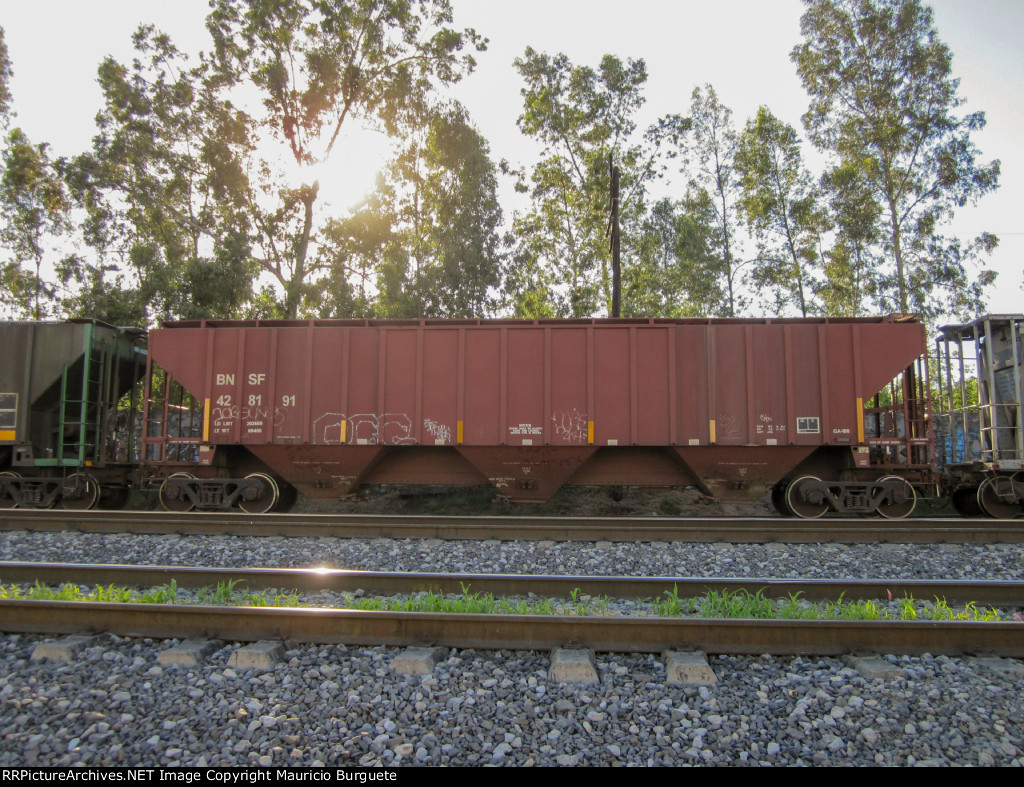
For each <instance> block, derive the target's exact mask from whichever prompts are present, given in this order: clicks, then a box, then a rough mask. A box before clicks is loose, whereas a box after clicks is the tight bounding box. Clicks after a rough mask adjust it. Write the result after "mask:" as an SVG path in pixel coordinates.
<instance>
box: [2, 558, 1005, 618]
mask: <svg viewBox="0 0 1024 787" xmlns="http://www.w3.org/2000/svg"><path fill="white" fill-rule="evenodd" d="M172 580H173V581H174V582H175V583H176V585H177V586H178V587H179V588H182V589H185V588H203V587H211V586H214V585H217V584H218V583H222V582H226V583H235V584H237V585H239V586H242V587H245V588H247V589H249V590H252V591H263V590H268V589H279V590H284V591H296V592H299V593H317V592H322V591H331V592H334V593H354V592H356V591H359V590H362V591H365V592H367V593H373V594H394V595H400V594H404V595H408V594H414V593H425V592H431V593H436V594H460V593H466V592H470V593H489V594H491V595H493V596H496V597H506V596H526V595H528V594H533V595H534V596H538V597H544V598H560V599H568V598H572V597H574V596H577V597H578V596H591V597H595V598H603V597H606V596H607V597H610V598H617V599H657V598H660V597H662V596H663V595H664V594H666V593H669V594H675V595H677V596H678V597H679V598H691V597H696V596H703V595H704V594H706V593H740V592H746V593H749V594H756V593H758V592H759V591H761V592H762V593H763V595H764V596H765V597H767V598H788V597H792V596H795V595H798V596H799V597H800V598H802V599H805V600H807V601H836V600H839V599H841V598H845V599H849V600H854V599H868V600H870V599H889V598H915V599H933V598H940V599H944V600H945V601H947V602H948V603H951V604H967V603H975V604H986V605H990V606H999V607H1024V582H1002V581H962V580H961V581H932V580H899V579H897V580H827V579H818V580H814V579H812V580H807V579H756V578H754V579H750V578H728V579H723V578H712V579H702V578H694V577H625V576H618V577H615V576H566V575H522V574H468V573H467V574H443V573H427V572H422V573H418V572H393V571H351V570H346V569H326V568H324V569H319V568H318V569H305V568H240V569H226V568H193V567H182V566H125V565H102V564H92V563H89V564H86V563H29V562H7V561H0V583H4V584H9V583H16V584H34V583H36V582H40V583H42V584H44V585H57V584H60V583H63V582H70V583H73V584H76V585H87V586H96V585H116V586H120V587H134V588H152V587H157V586H160V585H166V584H168V583H170V582H171V581H172Z"/></svg>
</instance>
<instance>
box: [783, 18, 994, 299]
mask: <svg viewBox="0 0 1024 787" xmlns="http://www.w3.org/2000/svg"><path fill="white" fill-rule="evenodd" d="M805 3H806V6H807V8H806V11H805V12H804V14H803V17H802V18H801V29H802V32H803V37H804V42H803V43H802V44H800V45H798V46H797V47H795V48H794V49H793V51H792V55H791V57H792V59H793V61H794V62H795V63H796V66H797V71H798V73H799V75H800V78H801V80H802V81H803V84H804V87H805V88H806V90H807V92H808V93H809V94H810V97H811V105H810V109H809V110H808V112H807V114H806V115H804V125H805V128H806V129H807V132H808V134H809V136H810V139H811V141H812V142H813V143H814V144H815V145H816V146H817V147H819V148H820V149H821V150H823V151H825V152H827V153H828V154H829V155H830V156H831V157H832V158H833V159H834V161H835V163H836V164H837V165H840V166H842V167H845V168H849V169H851V170H853V171H854V172H855V173H856V177H857V178H859V179H860V180H862V181H863V182H864V183H865V184H866V185H868V186H869V187H870V189H871V191H872V193H873V195H874V198H875V199H876V200H877V202H878V204H879V205H880V206H881V209H882V216H881V217H880V222H879V224H880V226H879V233H880V239H881V242H882V245H883V250H884V252H885V255H886V259H887V261H888V262H889V264H890V265H891V272H890V273H887V274H886V275H885V276H883V277H882V278H881V279H880V281H881V282H882V283H884V284H885V285H886V288H887V291H886V292H882V293H880V295H881V297H882V298H883V299H884V300H886V301H888V302H890V303H892V305H893V306H894V307H896V308H898V309H899V310H900V311H903V312H907V311H910V310H911V309H915V310H921V311H924V312H926V313H929V314H935V313H936V312H938V311H941V310H944V309H949V308H955V309H957V310H960V309H964V308H967V309H971V308H976V307H977V306H978V305H979V303H978V301H979V299H980V295H981V289H982V288H983V287H984V285H985V284H986V283H987V282H988V281H989V280H990V279H991V276H990V275H989V274H984V273H983V274H982V276H981V277H980V278H978V279H974V280H973V281H972V280H971V277H970V275H969V274H968V272H967V270H968V267H970V263H969V261H970V260H976V259H977V258H979V257H980V256H981V255H983V254H984V253H985V252H986V250H988V249H991V248H992V246H993V245H994V242H995V239H994V238H992V237H991V236H987V235H983V236H981V237H979V238H978V239H976V240H975V241H973V242H971V243H968V244H961V243H959V242H956V241H950V240H948V239H943V238H942V237H941V235H940V227H941V225H942V224H943V222H945V221H947V220H948V219H949V218H950V217H951V216H952V215H953V213H954V212H955V210H956V209H957V208H959V207H962V206H964V205H966V204H968V203H973V202H975V201H976V200H977V199H978V198H979V197H980V196H982V195H984V194H985V193H987V192H989V191H992V190H993V189H995V188H996V187H997V186H998V179H999V162H998V161H993V162H991V163H989V164H981V163H979V162H978V157H979V151H978V150H977V148H976V147H975V145H974V143H973V142H972V139H971V137H972V135H973V134H975V133H976V132H978V131H980V130H981V129H982V128H984V125H985V116H984V113H981V112H973V113H969V114H965V115H959V114H958V113H957V110H958V109H959V108H960V107H961V106H963V104H964V99H963V98H961V97H960V95H959V94H958V87H959V80H957V79H956V78H954V77H953V74H952V53H951V52H950V50H949V48H948V47H947V46H946V45H945V44H943V43H942V42H941V41H940V40H939V38H938V35H937V32H936V30H935V28H934V26H933V24H932V14H931V11H930V10H929V9H928V8H927V7H925V6H923V5H922V4H921V3H920V2H919V0H805ZM965 288H966V290H965ZM943 291H944V292H943ZM965 292H966V294H967V297H966V298H965V297H964V294H965Z"/></svg>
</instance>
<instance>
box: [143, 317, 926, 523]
mask: <svg viewBox="0 0 1024 787" xmlns="http://www.w3.org/2000/svg"><path fill="white" fill-rule="evenodd" d="M924 330H925V329H924V326H923V325H922V324H921V322H920V321H919V320H917V319H916V318H915V317H903V316H900V317H885V318H881V317H879V318H861V319H853V318H850V319H824V318H823V319H773V320H769V319H736V320H694V319H656V320H550V321H546V320H537V321H523V320H445V321H434V320H417V321H361V320H360V321H356V320H315V321H246V322H232V321H214V320H209V321H195V322H178V323H169V324H166V325H164V326H163V327H162V328H161V329H158V330H154V331H151V332H150V334H149V349H150V361H151V363H152V364H154V366H158V367H159V369H161V370H162V372H158V373H157V374H156V375H155V376H153V377H152V383H151V390H150V391H149V393H148V395H147V403H148V408H147V412H146V414H145V416H144V417H145V420H146V436H145V438H144V440H145V451H144V455H145V458H144V464H143V472H144V474H145V475H146V477H147V478H148V479H149V480H150V481H154V482H156V483H159V484H160V485H161V487H162V489H161V498H162V499H163V501H164V504H165V505H167V506H168V507H170V508H177V509H181V510H187V509H190V508H193V507H217V506H229V505H240V506H241V507H242V508H243V509H244V510H246V511H250V512H254V513H258V512H263V511H269V510H272V509H274V508H275V507H276V508H281V507H283V506H285V505H286V504H287V503H288V500H289V498H291V497H293V496H294V495H293V493H294V490H296V489H297V490H299V491H301V492H302V493H303V494H305V495H308V496H311V497H340V496H343V495H347V494H351V493H353V492H355V491H356V490H358V489H359V488H360V487H362V486H364V485H368V484H452V485H455V484H459V485H463V484H469V485H486V484H490V485H492V486H493V487H494V488H495V489H496V490H497V493H498V494H499V495H501V496H504V497H505V498H507V499H509V500H511V501H517V502H528V501H543V500H547V499H548V498H549V497H551V495H552V494H553V493H554V492H555V491H556V490H558V489H559V488H560V487H562V486H563V485H565V484H573V485H612V486H623V485H626V486H633V485H637V486H695V487H698V488H699V489H701V490H703V491H704V492H705V493H706V494H708V495H712V496H715V497H717V498H719V499H722V500H756V499H758V498H759V497H761V496H762V495H764V494H765V493H766V492H767V491H768V490H772V493H773V494H772V497H773V500H774V501H775V504H776V506H777V507H778V508H779V510H780V511H782V512H784V513H787V514H797V515H800V516H819V515H821V514H823V513H825V512H826V511H828V510H838V511H846V512H851V511H857V512H863V513H870V512H875V511H877V512H879V513H881V514H883V515H887V516H905V515H906V514H908V513H909V512H910V511H911V510H912V509H913V506H914V499H915V495H914V489H913V486H912V485H927V484H931V483H932V481H933V468H932V458H931V443H930V439H929V423H928V417H927V412H926V404H925V397H924V393H923V392H924V390H925V381H924V371H923V368H922V367H923V358H924V355H925V333H924Z"/></svg>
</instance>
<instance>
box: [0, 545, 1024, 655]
mask: <svg viewBox="0 0 1024 787" xmlns="http://www.w3.org/2000/svg"><path fill="white" fill-rule="evenodd" d="M0 577H2V578H3V580H4V581H5V582H13V581H18V582H23V581H32V578H33V577H34V578H35V579H39V580H40V581H42V582H53V581H65V582H80V581H81V582H83V583H91V582H93V581H96V582H99V581H100V580H101V579H102V581H107V582H112V583H113V582H120V583H121V584H125V585H128V584H138V585H140V586H150V585H153V584H159V583H160V582H165V581H169V580H170V579H174V580H175V581H176V582H177V583H178V584H179V586H182V587H184V586H199V585H203V584H209V583H210V581H211V580H212V581H225V580H244V581H245V582H247V583H251V584H250V587H252V588H254V589H258V588H260V587H263V586H277V587H288V588H293V587H294V588H301V587H303V586H304V583H305V584H306V585H307V586H308V589H311V590H312V589H321V590H322V589H327V588H329V589H334V590H339V589H343V588H347V587H351V586H352V585H353V584H354V585H355V586H357V587H363V588H366V587H367V586H368V585H371V586H372V585H373V584H374V583H378V584H380V585H381V586H383V585H384V584H386V583H390V585H389V586H388V587H389V589H390V592H409V591H408V590H407V589H408V588H413V587H416V588H418V589H421V590H422V589H431V588H435V589H436V590H435V592H442V591H445V592H447V589H448V587H449V585H450V583H452V582H458V583H459V586H460V589H462V587H463V585H464V584H469V585H471V586H472V588H473V590H476V591H480V592H495V591H496V590H499V589H505V590H508V589H509V588H514V587H518V590H519V591H520V592H522V591H523V590H525V588H526V587H527V586H528V583H530V582H533V583H534V587H536V588H538V589H541V590H542V591H543V592H545V593H549V592H553V591H554V590H557V589H558V588H560V589H561V590H562V591H563V592H565V591H568V593H572V592H573V589H575V588H579V589H580V590H583V589H584V588H585V589H586V591H591V590H593V591H594V592H600V590H601V589H602V588H604V589H607V588H610V587H612V586H613V585H614V584H615V583H616V582H620V583H622V584H621V585H620V587H619V590H620V591H622V592H623V593H625V592H629V593H641V594H644V595H646V594H647V593H648V592H650V593H652V594H653V593H654V591H656V590H657V589H658V588H668V586H670V585H671V586H672V589H673V590H674V591H676V592H679V593H680V595H683V592H684V591H683V589H682V588H681V587H680V583H692V587H691V586H690V585H686V584H684V585H683V587H686V588H688V589H693V590H694V591H695V592H698V593H699V592H706V591H707V590H710V589H715V588H717V589H719V590H722V589H730V590H732V591H738V590H739V589H747V590H748V591H750V592H754V591H756V590H759V589H762V588H768V589H769V590H768V591H767V592H766V594H767V595H774V594H775V593H776V591H782V592H800V593H806V594H807V596H808V598H811V597H819V598H823V597H829V596H830V595H831V597H835V596H837V595H838V594H840V593H846V592H850V590H851V589H853V588H855V587H857V586H859V584H860V583H839V582H826V581H815V582H791V581H785V582H781V581H773V580H727V581H725V580H703V579H701V580H681V579H672V578H662V579H649V580H638V579H635V578H614V577H604V578H602V577H508V576H491V577H488V576H485V575H463V576H461V577H459V576H454V577H447V576H444V575H426V574H419V575H415V574H407V575H396V574H382V573H376V572H349V571H325V572H324V571H315V570H314V571H301V570H294V571H281V570H264V571H252V570H248V571H223V570H213V571H210V570H205V569H185V568H180V567H172V568H163V567H161V568H148V569H147V568H139V567H125V566H81V565H64V566H59V565H56V564H49V565H45V564H36V565H33V564H26V563H18V564H14V563H5V564H0ZM55 577H60V579H59V580H58V579H55ZM300 580H301V581H300ZM488 582H492V583H493V584H492V585H490V586H489V585H488V584H487V583H488ZM506 583H507V584H506ZM628 583H636V584H635V585H628ZM645 583H647V584H645ZM555 585H558V588H556V587H555ZM883 585H884V586H885V592H886V593H887V594H888V593H889V592H893V588H894V587H895V588H896V589H897V591H898V590H904V591H912V592H918V593H922V594H923V593H925V592H929V593H931V592H934V591H937V593H936V595H939V594H941V595H942V597H946V598H959V597H961V596H962V597H963V598H965V599H966V598H970V600H973V601H978V600H979V599H981V598H983V597H987V598H988V599H990V601H988V602H987V603H998V604H1006V605H1011V606H1019V605H1020V601H1021V599H1022V595H1024V583H998V582H985V583H967V582H953V583H924V582H902V583H865V584H864V587H865V588H867V587H868V586H871V587H874V588H876V589H881V588H882V587H883ZM570 586H572V587H573V589H569V588H570ZM398 588H403V589H404V590H399V589H398ZM926 588H927V591H926ZM456 592H457V591H456ZM534 592H536V591H534ZM984 594H987V596H986V595H984ZM0 630H3V631H6V632H21V633H50V634H70V633H95V632H99V631H106V632H109V633H112V634H116V635H119V636H139V637H158V638H172V637H173V638H188V637H205V638H215V639H222V640H229V641H256V640H264V639H283V640H292V641H295V642H310V643H343V644H349V645H440V646H445V647H456V648H481V649H514V650H538V649H550V648H557V647H564V646H566V645H570V646H576V647H586V648H590V649H592V650H597V651H615V652H658V651H662V650H668V649H699V650H703V651H705V652H708V653H731V654H758V653H769V654H774V655H787V654H788V655H793V654H820V655H836V654H841V653H849V652H896V653H904V654H920V653H931V654H948V655H955V654H962V653H992V654H997V655H1001V656H1010V657H1022V656H1024V624H1021V623H1018V622H981V623H979V622H947V621H940V622H932V621H909V622H908V621H834V620H825V621H822V620H813V621H805V620H748V619H727V620H726V619H709V618H657V617H627V616H618V617H599V616H594V617H590V616H585V617H584V616H577V615H497V614H487V615H476V614H464V613H459V614H451V613H447V614H446V613H441V614H438V613H424V612H376V611H361V610H350V609H323V608H321V609H311V608H287V609H285V608H273V607H255V608H253V607H249V608H246V607H224V606H198V605H179V604H174V605H154V604H109V603H92V602H66V601H27V600H20V599H3V600H0Z"/></svg>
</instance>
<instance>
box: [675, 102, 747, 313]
mask: <svg viewBox="0 0 1024 787" xmlns="http://www.w3.org/2000/svg"><path fill="white" fill-rule="evenodd" d="M683 139H684V140H685V143H684V144H685V147H684V151H683V158H684V162H685V164H686V167H685V169H684V171H685V172H687V173H688V174H689V175H690V184H689V188H688V190H689V192H690V195H691V196H690V202H691V204H694V205H703V206H704V210H703V211H702V212H703V214H704V218H705V220H707V221H708V222H709V224H710V226H711V227H713V232H712V233H711V234H710V236H709V239H710V242H711V246H712V248H713V249H714V251H715V255H714V257H713V258H712V259H709V260H708V263H709V264H710V265H713V266H714V267H715V268H716V270H717V271H718V273H719V275H720V276H721V278H722V279H723V280H724V287H722V288H719V289H720V295H723V296H724V298H723V300H722V301H719V302H718V303H716V304H714V305H711V306H710V308H711V309H712V311H713V312H714V313H716V314H719V315H720V316H724V317H735V316H736V314H737V313H738V312H739V310H740V309H741V308H742V307H743V305H744V304H743V301H744V299H743V296H742V295H741V294H740V292H739V269H740V267H741V266H742V264H743V263H742V261H740V260H738V259H737V252H738V250H739V249H740V248H741V245H740V243H739V242H738V239H737V235H738V233H737V230H738V225H739V216H738V215H737V201H738V199H739V194H740V182H739V175H738V173H737V171H736V150H737V145H738V144H739V134H737V132H736V127H735V126H734V125H733V122H732V110H730V109H729V108H728V107H726V106H725V105H723V104H722V103H721V101H719V99H718V94H717V93H716V92H715V89H714V88H713V87H712V86H711V85H705V86H704V89H703V90H702V89H701V88H700V87H695V88H694V89H693V95H692V97H691V101H690V117H689V128H688V133H687V134H686V135H685V137H684V138H683ZM702 193H704V194H706V195H707V197H706V198H704V197H703V196H702Z"/></svg>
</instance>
